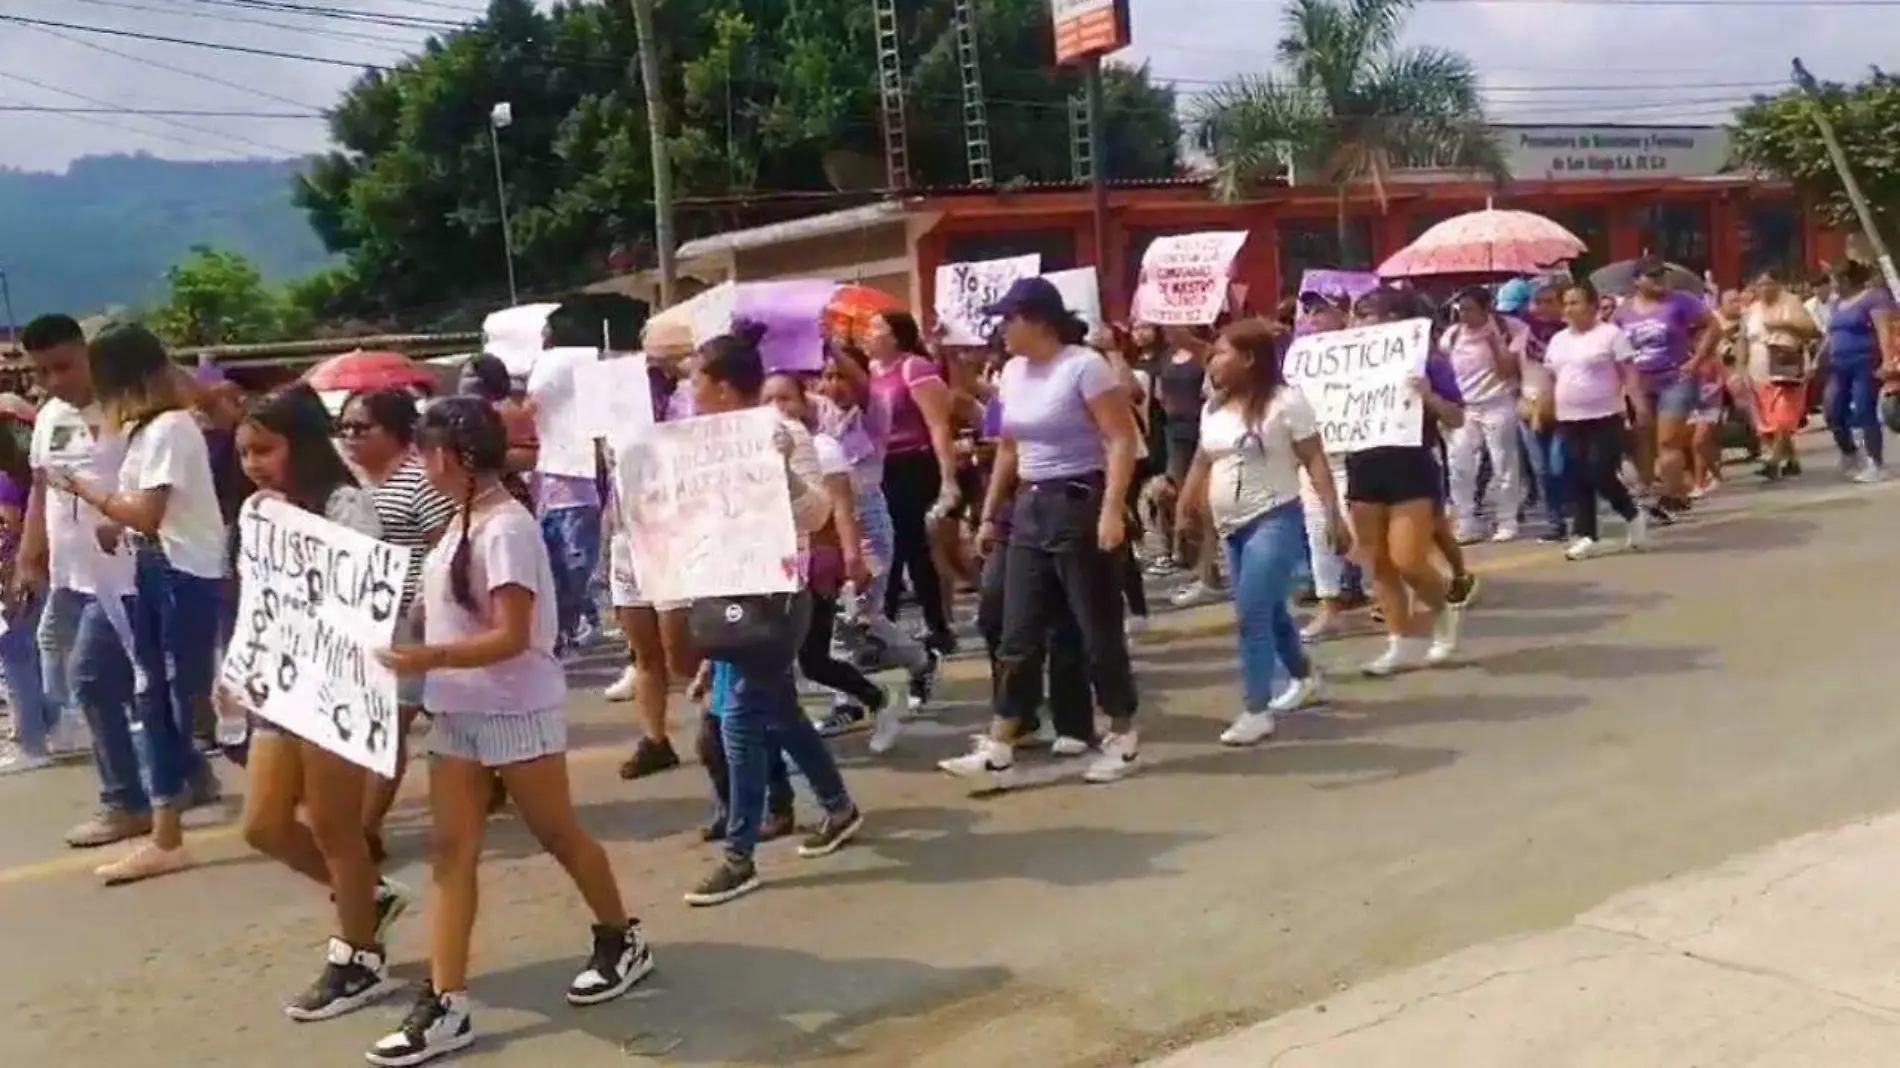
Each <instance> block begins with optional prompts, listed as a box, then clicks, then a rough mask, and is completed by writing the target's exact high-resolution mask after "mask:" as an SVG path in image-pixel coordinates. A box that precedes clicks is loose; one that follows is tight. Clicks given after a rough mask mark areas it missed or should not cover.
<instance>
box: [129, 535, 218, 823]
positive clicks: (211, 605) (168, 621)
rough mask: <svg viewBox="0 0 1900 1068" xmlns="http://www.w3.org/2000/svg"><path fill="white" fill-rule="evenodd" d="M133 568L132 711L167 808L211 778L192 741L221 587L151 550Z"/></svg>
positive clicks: (204, 694) (156, 792)
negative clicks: (135, 684)
mask: <svg viewBox="0 0 1900 1068" xmlns="http://www.w3.org/2000/svg"><path fill="white" fill-rule="evenodd" d="M137 560H138V566H137V570H136V571H135V572H134V583H135V589H136V591H137V594H136V596H134V597H133V599H132V604H131V606H130V610H131V617H132V655H133V657H134V658H135V659H136V660H137V663H138V668H139V671H140V673H141V676H142V678H141V680H140V681H141V683H142V685H143V689H141V690H140V691H139V694H138V698H137V700H136V701H135V703H134V707H135V708H136V709H137V712H138V717H139V726H140V728H141V729H142V730H143V731H144V734H145V752H146V763H147V765H148V766H149V767H150V770H151V774H152V802H153V804H156V805H159V806H162V807H171V806H172V805H173V804H174V803H176V802H179V801H181V800H182V799H183V798H184V797H185V791H186V788H187V787H188V786H189V785H190V784H191V783H192V782H193V781H194V780H195V779H197V778H198V777H200V776H202V775H205V774H206V773H208V772H209V770H210V769H209V768H208V767H207V766H206V765H205V761H204V757H202V756H201V755H199V753H198V749H197V747H196V745H194V744H193V738H192V735H193V728H194V726H195V724H196V721H197V716H198V709H199V708H201V707H207V706H208V702H210V700H211V683H212V680H213V679H214V678H216V673H217V645H218V628H219V622H218V621H219V618H220V616H221V613H222V610H223V603H224V583H223V581H222V580H220V579H212V578H203V577H201V576H198V575H192V574H188V573H186V572H184V571H180V570H178V569H177V568H175V567H173V566H172V565H171V562H170V561H169V560H167V559H166V558H165V554H164V553H163V552H162V551H160V550H158V549H155V548H150V547H147V548H141V549H139V550H138V557H137Z"/></svg>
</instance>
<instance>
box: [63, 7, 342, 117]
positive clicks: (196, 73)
mask: <svg viewBox="0 0 1900 1068" xmlns="http://www.w3.org/2000/svg"><path fill="white" fill-rule="evenodd" d="M33 28H34V29H37V30H39V32H41V33H43V34H46V35H47V36H49V37H56V38H58V39H60V40H62V41H65V42H67V43H68V44H76V45H78V46H79V47H81V48H89V49H91V50H92V51H94V52H100V53H103V54H105V55H108V56H117V57H118V58H120V59H123V60H126V61H128V62H131V63H138V64H141V65H143V66H147V67H151V68H153V69H155V70H162V71H167V72H169V73H172V74H178V75H182V76H184V77H186V78H192V79H195V80H197V81H201V82H204V83H205V84H207V85H219V86H223V87H224V88H226V89H236V90H237V91H239V92H241V93H249V94H250V95H252V96H255V97H257V98H259V99H261V100H274V101H276V102H277V103H279V104H289V105H290V106H291V107H293V108H308V109H310V110H312V111H320V110H322V109H321V108H319V107H317V106H316V105H315V104H310V103H306V102H305V101H302V100H292V99H291V98H290V97H287V96H280V95H278V94H276V93H273V92H271V91H270V90H268V89H259V88H257V87H256V86H254V85H246V84H244V83H243V82H237V81H232V80H231V79H229V78H220V77H218V76H217V75H215V74H206V73H205V72H203V71H200V70H192V69H191V68H190V67H177V66H173V65H172V64H170V63H162V62H160V61H158V60H156V59H151V58H149V57H146V56H139V55H133V54H132V53H130V52H121V51H119V50H118V49H116V48H112V47H110V46H107V45H102V44H100V43H99V42H97V41H88V40H86V39H85V38H83V37H74V36H72V35H70V34H65V33H61V32H59V31H58V30H49V29H47V28H45V27H43V26H36V27H33Z"/></svg>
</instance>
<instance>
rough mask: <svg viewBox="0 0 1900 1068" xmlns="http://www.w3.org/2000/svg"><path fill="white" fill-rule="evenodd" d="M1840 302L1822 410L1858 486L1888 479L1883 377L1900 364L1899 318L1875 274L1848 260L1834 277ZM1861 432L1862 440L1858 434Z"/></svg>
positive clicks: (1830, 327)
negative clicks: (1882, 393)
mask: <svg viewBox="0 0 1900 1068" xmlns="http://www.w3.org/2000/svg"><path fill="white" fill-rule="evenodd" d="M1834 295H1835V298H1836V301H1837V303H1836V304H1835V306H1834V309H1833V311H1832V313H1830V314H1829V316H1828V321H1827V389H1826V391H1825V393H1824V394H1823V397H1824V399H1823V401H1822V409H1823V410H1824V411H1825V413H1826V415H1827V428H1828V430H1829V431H1830V432H1832V433H1833V435H1834V445H1835V447H1836V448H1838V449H1840V451H1841V470H1842V471H1844V472H1845V473H1846V474H1848V475H1849V476H1850V477H1852V478H1853V479H1854V481H1856V482H1878V481H1880V480H1881V479H1882V478H1884V477H1885V466H1884V465H1885V463H1886V430H1885V429H1884V428H1883V427H1882V426H1881V423H1880V375H1881V372H1882V370H1884V369H1891V368H1893V367H1895V366H1897V365H1900V314H1896V312H1895V310H1894V299H1893V296H1892V294H1889V293H1888V292H1887V288H1886V287H1885V286H1883V285H1880V284H1879V283H1878V282H1875V281H1874V276H1873V271H1872V270H1871V269H1870V268H1869V267H1868V266H1867V265H1866V264H1864V263H1862V262H1860V261H1859V260H1848V261H1847V262H1846V263H1844V264H1842V265H1841V266H1840V269H1839V270H1837V271H1835V272H1834ZM1856 430H1858V431H1860V441H1859V442H1856V441H1855V440H1854V431H1856Z"/></svg>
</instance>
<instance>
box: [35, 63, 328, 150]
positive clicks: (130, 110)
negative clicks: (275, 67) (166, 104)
mask: <svg viewBox="0 0 1900 1068" xmlns="http://www.w3.org/2000/svg"><path fill="white" fill-rule="evenodd" d="M8 77H11V75H8ZM0 112H9V113H22V114H33V115H71V116H75V117H76V116H80V115H129V116H146V117H150V118H159V117H170V118H189V119H304V120H308V119H327V118H329V116H327V115H325V114H324V113H323V112H321V111H225V110H220V109H218V108H134V107H105V106H103V105H99V106H92V107H64V106H61V105H57V104H0ZM220 136H222V135H220Z"/></svg>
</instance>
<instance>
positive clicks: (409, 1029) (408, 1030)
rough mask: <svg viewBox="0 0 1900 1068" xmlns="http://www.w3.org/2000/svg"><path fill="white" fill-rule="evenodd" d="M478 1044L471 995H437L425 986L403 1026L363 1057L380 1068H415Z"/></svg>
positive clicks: (380, 1041) (386, 1036)
mask: <svg viewBox="0 0 1900 1068" xmlns="http://www.w3.org/2000/svg"><path fill="white" fill-rule="evenodd" d="M474 1041H475V1023H474V1021H473V1020H472V1019H471V1018H470V1015H469V1004H468V995H467V994H464V993H459V992H458V993H453V994H437V993H436V992H435V991H433V990H430V989H428V988H427V986H426V985H425V986H424V988H423V990H422V991H421V993H420V995H419V996H418V998H417V1001H416V1006H415V1008H412V1009H410V1010H409V1015H408V1016H407V1017H405V1018H404V1019H403V1022H402V1026H401V1027H399V1028H397V1029H396V1030H395V1031H392V1032H390V1033H389V1034H388V1035H385V1036H384V1037H383V1038H381V1039H379V1040H378V1041H377V1042H376V1044H375V1045H373V1046H371V1047H370V1048H369V1052H367V1053H365V1054H364V1055H363V1057H364V1059H365V1060H367V1061H369V1063H371V1064H374V1065H378V1066H380V1068H412V1066H413V1065H418V1064H427V1063H428V1062H430V1061H432V1060H435V1059H436V1058H437V1057H444V1056H447V1055H448V1054H451V1053H454V1052H455V1051H457V1050H461V1049H467V1048H468V1047H469V1045H470V1044H472V1043H473V1042H474Z"/></svg>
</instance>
